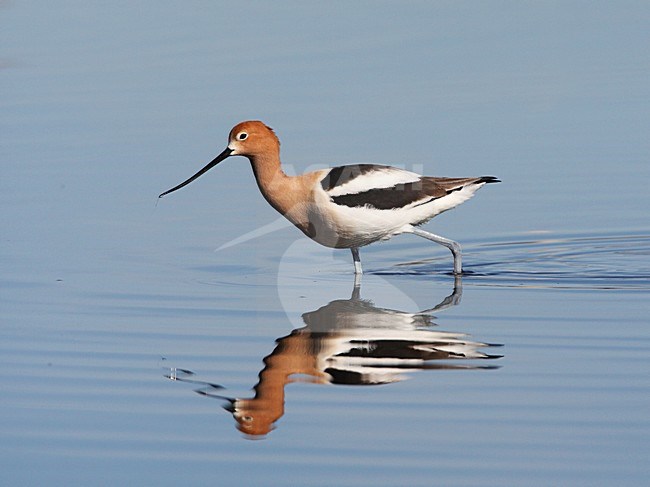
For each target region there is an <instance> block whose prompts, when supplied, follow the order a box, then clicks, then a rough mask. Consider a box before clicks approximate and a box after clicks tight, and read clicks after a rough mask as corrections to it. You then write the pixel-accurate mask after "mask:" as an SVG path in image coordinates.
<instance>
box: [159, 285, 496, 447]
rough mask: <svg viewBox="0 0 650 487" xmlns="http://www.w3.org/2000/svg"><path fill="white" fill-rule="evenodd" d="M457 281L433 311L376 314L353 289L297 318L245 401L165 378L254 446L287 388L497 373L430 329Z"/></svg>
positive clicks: (462, 344) (467, 346)
mask: <svg viewBox="0 0 650 487" xmlns="http://www.w3.org/2000/svg"><path fill="white" fill-rule="evenodd" d="M460 279H461V278H460V277H457V278H456V282H455V286H454V291H453V293H452V294H450V295H449V296H447V297H446V298H445V299H444V300H443V301H442V302H441V303H440V304H438V305H437V306H435V307H434V308H431V309H429V310H426V311H422V312H419V313H408V312H404V311H398V310H393V309H386V308H379V307H376V306H375V305H374V304H373V303H372V302H371V301H369V300H366V299H362V298H361V296H360V286H359V285H358V282H357V283H355V287H354V291H353V293H352V297H351V298H350V299H339V300H335V301H332V302H330V303H329V304H327V305H325V306H323V307H321V308H319V309H317V310H316V311H310V312H307V313H304V314H303V315H302V318H303V321H304V323H305V326H304V327H302V328H298V329H295V330H293V331H292V332H291V333H290V334H289V335H287V336H285V337H282V338H279V339H278V340H277V346H276V347H275V349H274V350H273V351H272V352H271V353H270V354H269V355H267V356H266V357H265V358H264V368H263V369H262V371H261V372H260V373H259V381H258V383H257V385H255V387H254V391H255V395H254V396H253V397H252V398H229V397H227V396H224V395H222V394H218V393H217V392H218V390H219V389H223V388H222V387H221V386H219V385H217V384H213V383H208V382H203V381H198V380H193V379H191V378H190V377H191V376H192V375H193V374H192V372H191V371H189V370H184V369H172V372H171V373H170V374H169V375H168V376H166V377H168V378H170V379H172V380H178V381H183V382H191V383H195V384H202V385H203V386H204V387H202V388H201V389H198V390H197V391H196V392H198V393H199V394H202V395H205V396H209V397H213V398H216V399H221V400H225V401H226V402H227V404H226V405H225V406H224V409H226V410H227V411H229V412H230V413H232V415H233V417H234V418H235V420H236V421H237V428H238V429H239V430H240V431H241V432H243V433H245V434H246V435H247V437H248V438H260V437H263V436H264V435H266V434H267V433H269V432H270V431H271V430H272V429H273V428H274V424H275V423H276V422H277V421H278V420H279V419H280V418H281V417H282V415H283V414H284V402H285V386H286V385H287V384H290V383H293V382H308V383H315V384H328V383H331V384H345V385H356V386H363V385H376V384H388V383H391V382H398V381H401V380H403V379H404V378H405V375H406V374H407V373H408V372H412V371H416V370H432V369H494V368H498V366H495V365H482V364H477V363H459V360H463V359H464V360H467V359H495V358H500V357H501V355H492V354H488V353H485V352H483V351H482V350H481V349H484V348H489V347H495V346H499V345H495V344H488V343H481V342H475V341H471V340H469V339H468V336H467V335H465V334H463V333H456V332H446V331H439V330H433V329H431V328H432V327H434V326H436V324H435V323H434V322H433V321H432V320H433V319H434V316H432V313H434V312H437V311H441V310H443V309H445V308H448V307H450V306H454V305H457V304H458V303H459V302H460V297H461V294H462V288H461V281H460ZM219 392H220V391H219Z"/></svg>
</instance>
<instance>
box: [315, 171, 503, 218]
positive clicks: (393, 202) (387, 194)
mask: <svg viewBox="0 0 650 487" xmlns="http://www.w3.org/2000/svg"><path fill="white" fill-rule="evenodd" d="M491 182H498V180H497V179H496V178H494V177H492V176H485V177H481V178H433V177H426V176H421V175H420V174H417V173H414V172H410V171H406V170H404V169H398V168H395V167H390V166H379V165H375V164H356V165H351V166H341V167H335V168H332V169H331V170H330V171H329V172H328V173H327V174H326V175H325V177H324V178H323V179H322V180H321V187H322V188H323V190H324V191H325V193H327V195H328V196H329V197H330V199H331V200H332V202H333V203H335V204H337V205H342V206H348V207H352V208H355V207H366V208H368V207H370V208H374V209H377V210H392V209H399V208H404V209H407V208H414V207H417V206H420V205H425V204H427V203H430V202H432V201H435V200H438V199H441V198H444V197H446V196H450V195H451V194H452V193H454V192H456V191H462V190H463V189H466V188H471V189H472V191H471V193H472V194H473V193H474V191H475V190H476V189H478V188H479V187H480V186H482V185H483V183H491ZM479 185H480V186H479ZM459 196H460V195H459ZM463 196H464V195H463ZM468 197H469V195H468ZM453 199H456V198H453ZM458 199H460V200H462V201H464V200H465V199H467V198H466V197H462V198H458ZM454 206H455V205H454Z"/></svg>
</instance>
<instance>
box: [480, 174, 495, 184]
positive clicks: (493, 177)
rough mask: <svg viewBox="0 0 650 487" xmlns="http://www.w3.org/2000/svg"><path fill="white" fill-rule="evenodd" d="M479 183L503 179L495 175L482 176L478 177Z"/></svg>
mask: <svg viewBox="0 0 650 487" xmlns="http://www.w3.org/2000/svg"><path fill="white" fill-rule="evenodd" d="M477 182H478V183H488V184H489V183H500V182H501V180H500V179H499V178H497V177H495V176H482V177H480V178H479V179H478V181H477Z"/></svg>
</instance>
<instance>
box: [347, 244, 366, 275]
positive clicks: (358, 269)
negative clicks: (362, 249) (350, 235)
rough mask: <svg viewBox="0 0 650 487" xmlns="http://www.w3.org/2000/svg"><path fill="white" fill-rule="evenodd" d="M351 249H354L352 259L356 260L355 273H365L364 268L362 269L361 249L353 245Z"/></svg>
mask: <svg viewBox="0 0 650 487" xmlns="http://www.w3.org/2000/svg"><path fill="white" fill-rule="evenodd" d="M350 250H351V251H352V260H353V261H354V273H355V274H363V270H362V269H361V259H360V258H359V249H358V248H357V247H352V248H351V249H350Z"/></svg>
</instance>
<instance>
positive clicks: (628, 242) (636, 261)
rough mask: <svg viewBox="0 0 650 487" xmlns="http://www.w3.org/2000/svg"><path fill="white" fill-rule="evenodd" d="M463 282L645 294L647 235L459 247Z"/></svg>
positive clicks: (423, 271)
mask: <svg viewBox="0 0 650 487" xmlns="http://www.w3.org/2000/svg"><path fill="white" fill-rule="evenodd" d="M465 255H466V259H465V262H466V263H465V266H464V268H463V270H464V271H465V276H464V277H465V280H466V281H469V282H472V283H474V284H481V285H490V286H499V287H527V288H532V287H534V288H557V289H586V290H598V289H606V290H643V291H650V235H647V234H633V235H630V234H621V235H588V236H585V235H582V236H550V235H547V236H545V237H543V238H536V239H530V238H529V239H525V240H514V239H513V240H506V241H496V242H490V243H483V244H478V245H474V246H467V247H466V248H465ZM446 258H447V256H444V257H443V258H436V259H427V260H419V261H412V262H404V263H401V264H398V265H396V266H395V267H394V268H392V269H388V270H385V271H384V270H382V271H378V272H376V273H377V274H382V275H416V276H428V277H430V276H433V275H440V261H441V260H442V259H446Z"/></svg>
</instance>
